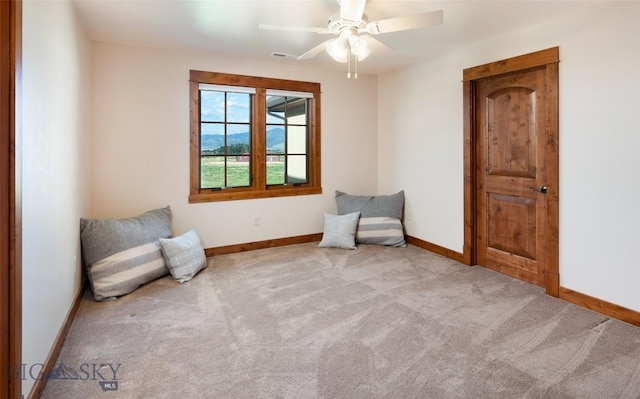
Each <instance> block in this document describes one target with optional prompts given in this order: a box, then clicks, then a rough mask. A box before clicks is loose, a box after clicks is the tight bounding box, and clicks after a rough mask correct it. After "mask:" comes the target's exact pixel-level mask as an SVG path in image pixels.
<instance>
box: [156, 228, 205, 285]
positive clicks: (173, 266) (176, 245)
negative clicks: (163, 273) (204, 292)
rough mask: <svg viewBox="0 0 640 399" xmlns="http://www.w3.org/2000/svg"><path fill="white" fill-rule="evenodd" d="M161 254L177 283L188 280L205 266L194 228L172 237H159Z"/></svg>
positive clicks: (198, 238)
mask: <svg viewBox="0 0 640 399" xmlns="http://www.w3.org/2000/svg"><path fill="white" fill-rule="evenodd" d="M160 245H161V246H162V254H163V255H164V259H165V261H166V262H167V267H168V268H169V272H170V273H171V276H172V277H173V278H174V280H176V281H177V282H179V283H184V282H185V281H189V280H191V279H192V278H193V276H195V275H196V274H197V273H198V272H199V271H200V270H202V269H204V268H205V267H207V257H206V256H205V253H204V248H203V247H202V244H201V243H200V237H198V233H196V231H195V230H194V229H191V230H189V231H187V232H186V233H184V234H182V235H181V236H178V237H174V238H161V239H160Z"/></svg>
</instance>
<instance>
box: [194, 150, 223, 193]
mask: <svg viewBox="0 0 640 399" xmlns="http://www.w3.org/2000/svg"><path fill="white" fill-rule="evenodd" d="M217 187H224V158H223V157H201V158H200V188H217Z"/></svg>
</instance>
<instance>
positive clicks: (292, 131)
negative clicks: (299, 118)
mask: <svg viewBox="0 0 640 399" xmlns="http://www.w3.org/2000/svg"><path fill="white" fill-rule="evenodd" d="M306 153H307V128H306V126H289V129H287V154H306Z"/></svg>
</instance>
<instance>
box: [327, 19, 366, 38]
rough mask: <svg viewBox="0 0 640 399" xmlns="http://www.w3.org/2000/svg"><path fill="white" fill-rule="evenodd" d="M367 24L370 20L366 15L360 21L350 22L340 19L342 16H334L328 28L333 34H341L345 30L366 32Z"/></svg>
mask: <svg viewBox="0 0 640 399" xmlns="http://www.w3.org/2000/svg"><path fill="white" fill-rule="evenodd" d="M367 23H368V20H367V16H366V15H363V16H362V19H361V20H360V21H348V20H346V19H342V18H340V15H334V16H332V17H331V18H329V22H328V28H329V30H330V31H331V32H332V33H335V34H340V32H342V31H343V30H349V31H353V30H356V31H359V30H365V29H366V27H367Z"/></svg>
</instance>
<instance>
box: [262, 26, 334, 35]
mask: <svg viewBox="0 0 640 399" xmlns="http://www.w3.org/2000/svg"><path fill="white" fill-rule="evenodd" d="M258 29H264V30H284V31H294V32H312V33H320V34H327V33H331V31H330V30H329V29H327V28H318V27H315V26H289V25H267V24H260V25H258Z"/></svg>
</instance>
